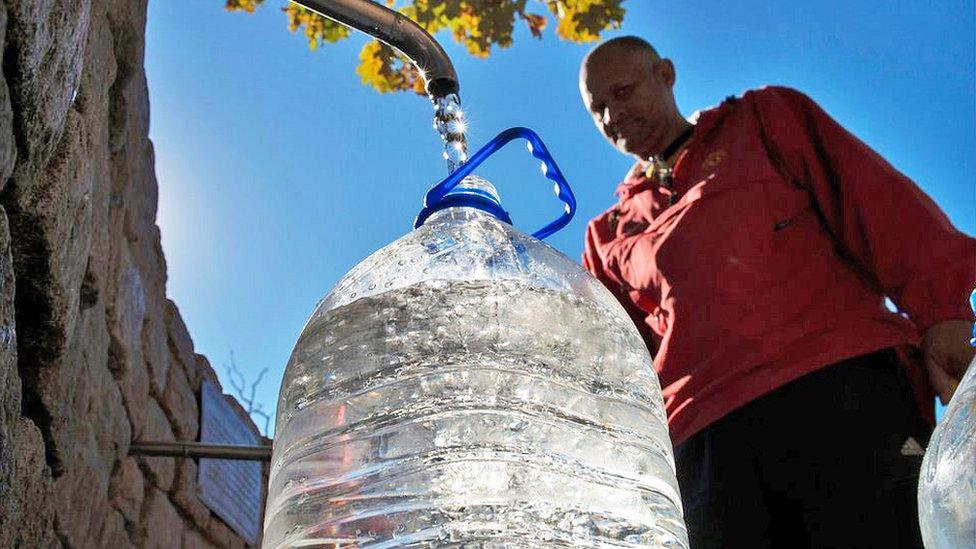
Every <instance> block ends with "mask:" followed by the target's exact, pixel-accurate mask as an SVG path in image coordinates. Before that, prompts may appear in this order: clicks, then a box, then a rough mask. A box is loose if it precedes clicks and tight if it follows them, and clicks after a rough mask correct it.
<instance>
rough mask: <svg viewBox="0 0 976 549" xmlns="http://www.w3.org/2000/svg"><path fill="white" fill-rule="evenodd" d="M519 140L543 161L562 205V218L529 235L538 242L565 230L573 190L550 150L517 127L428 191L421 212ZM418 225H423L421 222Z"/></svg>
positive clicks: (572, 204) (570, 216)
mask: <svg viewBox="0 0 976 549" xmlns="http://www.w3.org/2000/svg"><path fill="white" fill-rule="evenodd" d="M518 138H521V139H525V140H526V141H527V142H528V143H527V146H528V149H529V152H530V153H532V156H534V157H536V158H538V159H539V160H541V161H542V173H543V174H545V176H546V177H547V178H548V179H550V180H551V181H553V182H554V183H555V185H553V192H554V193H555V194H556V196H557V197H559V199H560V200H562V202H563V213H562V215H561V216H559V218H558V219H556V220H555V221H553V222H551V223H549V224H548V225H546V226H545V227H543V228H541V229H539V230H538V231H536V232H534V233H532V236H534V237H536V238H538V239H540V240H541V239H543V238H545V237H547V236H549V235H551V234H553V233H554V232H556V231H558V230H559V229H562V228H563V227H565V226H566V225H567V224H568V223H569V221H570V220H571V219H573V215H574V214H575V213H576V196H574V195H573V189H571V188H570V187H569V183H567V182H566V178H565V177H564V176H563V173H562V172H561V171H559V166H557V165H556V161H555V160H553V159H552V155H551V154H549V149H547V148H546V145H545V144H544V143H543V142H542V139H540V138H539V136H538V135H537V134H536V133H535V132H534V131H532V130H530V129H528V128H520V127H515V128H509V129H507V130H505V131H503V132H502V133H500V134H498V135H497V136H495V138H494V139H492V140H491V141H489V142H488V143H487V144H486V145H485V146H484V147H481V149H479V150H478V152H476V153H474V154H473V155H471V158H470V159H469V160H468V161H467V162H465V163H464V164H462V165H461V167H459V168H458V169H457V170H456V171H455V172H454V173H452V174H451V175H449V176H447V178H446V179H444V180H443V181H441V182H440V183H438V184H437V185H434V187H433V188H431V189H430V190H429V191H427V194H426V195H425V196H424V210H425V211H429V209H430V208H431V207H432V206H435V205H436V204H437V203H438V202H440V201H441V200H443V199H444V196H445V195H447V193H449V192H450V191H451V189H453V188H454V187H456V186H457V184H458V183H460V182H461V180H462V179H464V178H465V177H467V176H468V175H470V174H471V172H473V171H474V169H475V168H477V167H478V166H479V165H481V163H482V162H484V161H485V160H486V159H487V158H488V157H489V156H491V155H492V154H494V153H495V152H496V151H498V149H501V148H502V147H504V146H505V145H506V144H508V142H509V141H512V140H513V139H518ZM418 219H419V218H418ZM420 221H421V222H422V220H420ZM419 225H420V223H419V222H418V223H417V225H416V226H419ZM416 226H415V227H414V228H416Z"/></svg>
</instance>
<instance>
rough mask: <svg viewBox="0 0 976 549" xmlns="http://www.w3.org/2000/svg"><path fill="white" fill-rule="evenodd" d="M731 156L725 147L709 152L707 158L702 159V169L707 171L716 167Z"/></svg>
mask: <svg viewBox="0 0 976 549" xmlns="http://www.w3.org/2000/svg"><path fill="white" fill-rule="evenodd" d="M728 156H729V153H727V152H725V149H718V150H714V151H712V152H710V153H708V156H706V157H705V160H704V161H702V165H701V171H702V172H707V171H710V170H713V169H715V167H716V166H718V165H719V164H721V163H722V162H724V161H725V159H726V158H727V157H728Z"/></svg>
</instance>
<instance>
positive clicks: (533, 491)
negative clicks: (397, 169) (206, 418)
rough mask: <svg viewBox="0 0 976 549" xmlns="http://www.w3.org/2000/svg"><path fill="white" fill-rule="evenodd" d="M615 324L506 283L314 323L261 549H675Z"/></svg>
mask: <svg viewBox="0 0 976 549" xmlns="http://www.w3.org/2000/svg"><path fill="white" fill-rule="evenodd" d="M626 322H627V320H626V317H624V316H622V315H616V316H615V315H607V314H606V311H604V310H601V309H600V307H599V306H598V305H596V304H595V303H594V302H593V301H592V300H585V299H581V298H580V297H578V296H576V295H574V294H571V293H568V292H561V291H555V290H552V289H543V288H537V287H528V286H526V285H525V284H524V283H523V282H520V281H513V280H506V281H499V280H496V281H489V280H476V281H464V280H429V281H423V282H420V283H417V284H413V285H410V286H407V287H403V288H397V289H393V290H392V291H387V292H385V293H380V294H377V295H373V296H370V297H366V298H360V299H358V300H355V301H352V302H350V303H348V304H344V305H342V306H340V307H338V308H336V309H333V310H331V311H329V312H327V313H325V314H323V315H317V316H314V317H313V318H312V320H311V321H310V323H309V325H308V326H306V328H305V330H304V331H303V335H302V337H301V338H300V340H299V342H298V344H297V346H296V348H295V351H294V353H293V355H292V358H291V360H290V363H289V366H288V369H287V372H286V377H285V380H284V383H283V385H282V395H281V400H280V403H279V410H278V429H277V432H278V437H277V438H276V440H275V461H274V463H273V464H272V474H271V486H270V487H269V494H272V495H274V496H273V497H274V499H273V501H271V502H269V506H268V513H267V516H268V523H267V524H266V525H265V538H264V540H265V546H266V547H291V546H322V547H334V546H336V545H338V546H353V545H355V546H359V547H372V548H394V547H395V548H403V547H461V546H464V547H668V548H672V547H673V548H686V547H687V535H686V533H685V527H684V524H683V522H682V519H681V511H680V498H679V496H678V492H677V482H676V481H675V475H674V464H673V461H672V459H671V449H670V443H669V439H668V434H667V432H666V427H665V425H666V422H665V418H664V412H663V404H662V402H661V397H660V389H659V385H658V382H657V379H656V377H655V376H654V374H653V371H652V370H651V366H650V364H649V357H648V355H647V352H646V351H645V350H644V346H643V342H642V341H641V340H640V337H639V335H638V334H637V332H636V330H635V329H634V328H633V326H629V325H626Z"/></svg>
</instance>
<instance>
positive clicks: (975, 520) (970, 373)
mask: <svg viewBox="0 0 976 549" xmlns="http://www.w3.org/2000/svg"><path fill="white" fill-rule="evenodd" d="M971 300H972V305H973V310H974V311H976V292H973V295H972V298H971ZM973 344H974V345H976V329H974V331H973ZM918 517H919V523H920V525H921V528H922V539H923V541H924V542H925V547H927V548H928V549H972V548H973V547H976V359H974V360H973V362H972V363H971V364H970V365H969V369H968V370H967V371H966V375H964V376H963V378H962V381H961V382H960V383H959V387H957V388H956V392H955V394H954V395H953V396H952V400H950V401H949V406H948V407H947V408H946V410H945V414H944V415H943V416H942V420H941V421H940V422H939V424H938V425H937V426H936V427H935V431H934V432H933V433H932V438H931V440H930V441H929V447H928V450H926V452H925V458H923V460H922V473H921V475H920V478H919V483H918Z"/></svg>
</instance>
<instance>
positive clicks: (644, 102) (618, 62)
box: [580, 48, 680, 159]
mask: <svg viewBox="0 0 976 549" xmlns="http://www.w3.org/2000/svg"><path fill="white" fill-rule="evenodd" d="M673 85H674V68H673V66H672V65H671V62H670V61H667V60H663V61H662V60H658V59H655V58H654V57H652V56H649V55H647V54H645V53H641V52H638V51H631V50H628V49H625V48H610V49H608V50H604V51H598V52H596V53H595V54H594V55H593V56H591V57H590V58H589V59H588V60H587V61H586V62H584V65H583V68H582V69H581V70H580V94H581V95H582V97H583V104H584V105H585V106H586V108H587V110H589V111H590V114H591V115H592V116H593V122H594V123H595V124H596V127H597V129H598V130H600V133H602V134H603V135H604V136H605V137H606V138H607V140H608V141H609V142H610V144H611V145H613V146H614V148H616V149H617V150H618V151H620V152H622V153H624V154H629V155H634V156H636V157H638V158H641V159H646V158H648V157H649V156H650V155H652V154H659V153H660V152H661V151H662V150H663V149H664V148H665V147H667V145H668V143H667V142H666V141H668V139H669V137H670V136H671V132H672V131H673V128H674V123H675V119H676V118H680V115H679V114H678V113H677V108H676V107H675V103H674V95H673V92H672V86H673Z"/></svg>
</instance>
